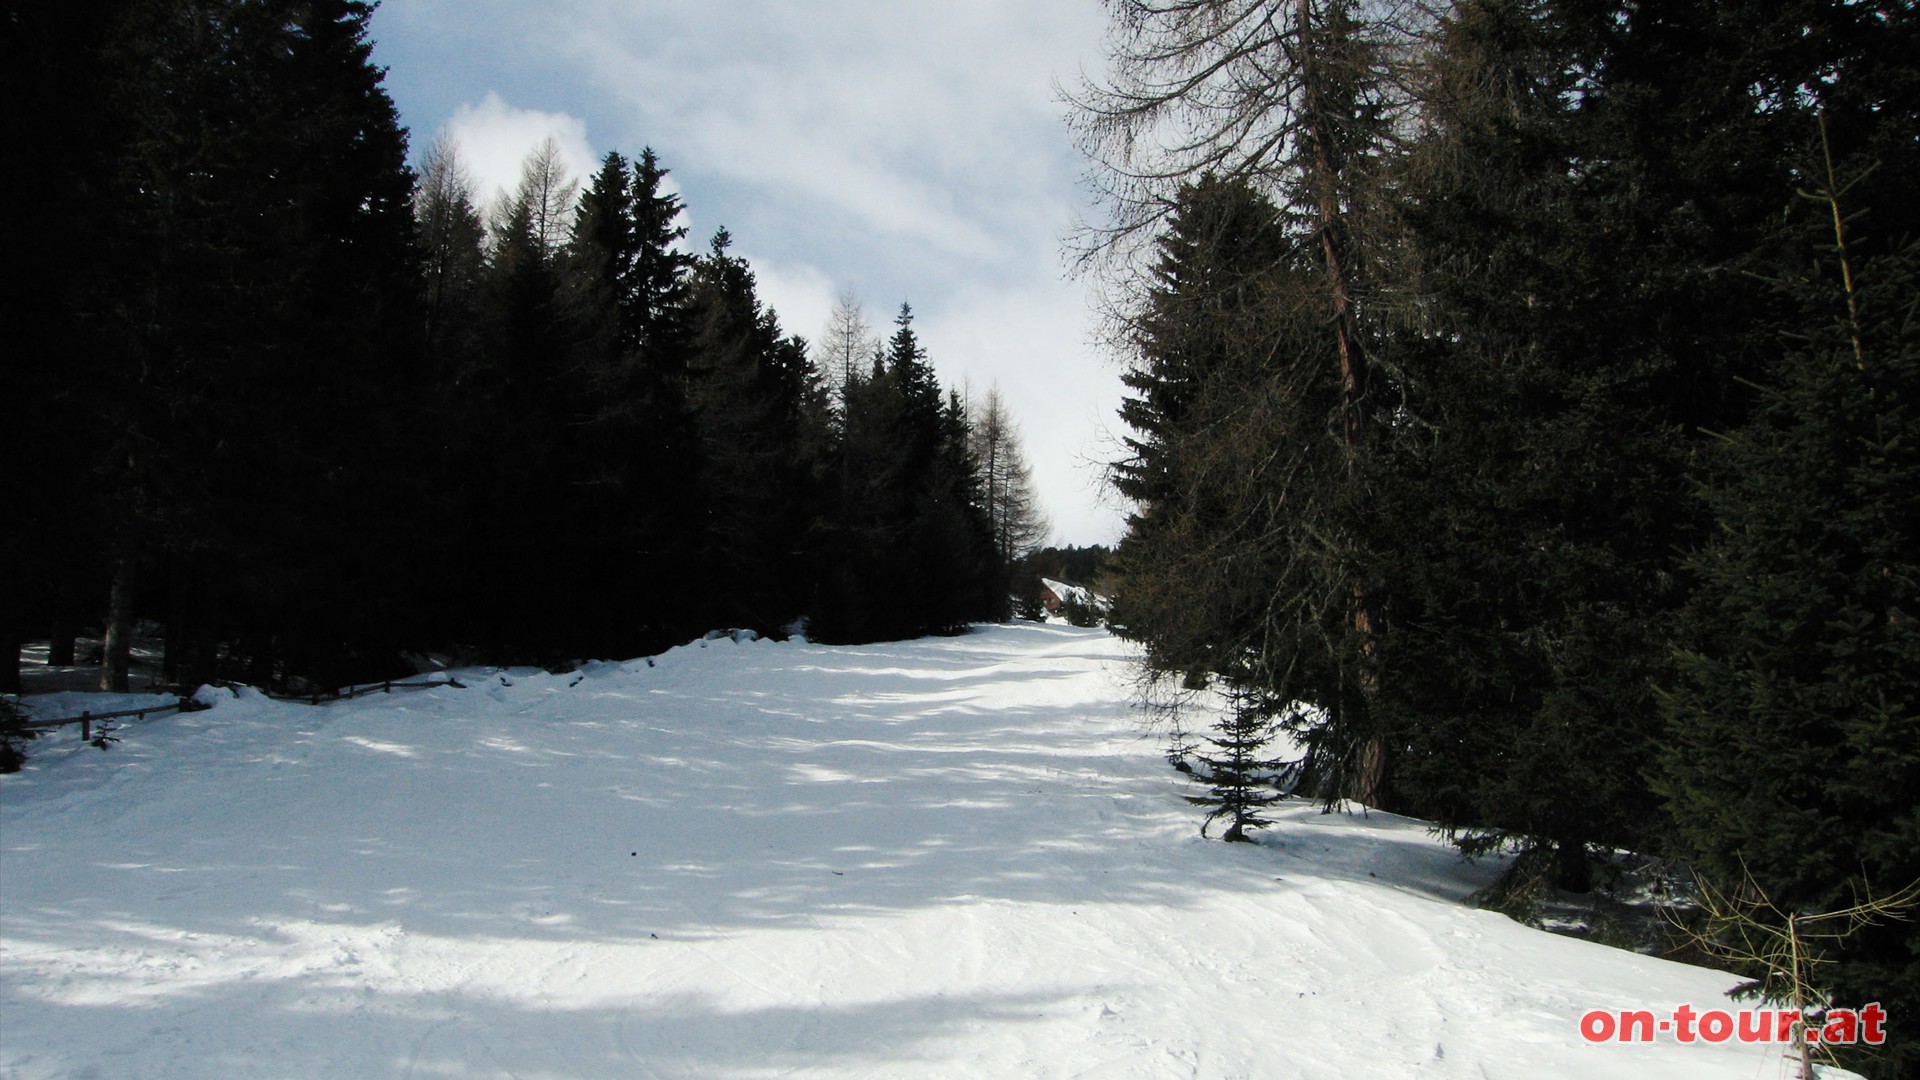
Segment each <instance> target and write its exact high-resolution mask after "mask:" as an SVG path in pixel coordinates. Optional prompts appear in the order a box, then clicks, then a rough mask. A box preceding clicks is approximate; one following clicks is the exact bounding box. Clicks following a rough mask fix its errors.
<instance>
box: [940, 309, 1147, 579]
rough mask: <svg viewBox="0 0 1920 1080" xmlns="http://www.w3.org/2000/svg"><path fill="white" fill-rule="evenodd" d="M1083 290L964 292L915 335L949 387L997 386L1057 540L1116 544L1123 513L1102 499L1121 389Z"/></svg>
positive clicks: (977, 388) (979, 388) (978, 389)
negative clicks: (1094, 338)
mask: <svg viewBox="0 0 1920 1080" xmlns="http://www.w3.org/2000/svg"><path fill="white" fill-rule="evenodd" d="M1083 292H1084V290H1083V289H1082V288H1081V287H1080V286H1079V285H1076V284H1071V283H1065V282H1060V283H1055V284H1052V285H1051V286H1040V287H1033V286H1029V287H1021V288H1005V287H978V288H972V289H966V290H963V291H962V292H961V293H960V294H958V295H956V296H953V297H951V298H948V300H947V301H946V302H944V303H942V304H940V305H938V306H937V307H933V308H930V309H929V310H928V311H926V312H924V313H922V314H921V315H920V318H919V321H918V323H917V328H918V329H919V331H920V336H921V340H923V341H924V342H925V343H926V346H927V353H928V355H929V357H930V358H931V359H932V360H933V364H934V367H935V368H937V369H938V370H939V372H940V375H941V379H942V380H943V381H944V382H946V383H947V384H948V385H951V386H956V387H957V386H960V385H962V384H963V383H964V384H966V385H967V386H968V387H970V389H971V391H972V392H973V393H974V394H976V395H978V394H980V393H983V392H984V391H985V390H986V389H987V387H988V386H992V385H998V386H999V387H1000V393H1001V395H1002V396H1003V397H1004V398H1005V400H1006V403H1007V408H1008V410H1009V411H1010V412H1011V413H1012V414H1013V416H1014V419H1015V420H1016V421H1018V423H1019V427H1020V441H1021V448H1022V450H1024V451H1025V453H1026V457H1027V464H1028V465H1029V466H1030V467H1031V468H1032V470H1033V479H1034V487H1035V489H1036V491H1037V492H1038V493H1039V495H1040V500H1041V503H1042V505H1043V506H1044V508H1045V509H1046V511H1047V514H1048V516H1049V517H1051V518H1052V520H1053V525H1054V531H1055V534H1056V536H1058V537H1061V538H1063V539H1064V540H1065V541H1068V542H1072V543H1078V544H1087V543H1096V542H1104V543H1111V542H1113V541H1114V540H1117V539H1118V538H1119V535H1120V530H1121V525H1122V513H1121V511H1120V510H1119V509H1118V507H1117V505H1116V504H1115V502H1114V500H1113V499H1112V498H1110V497H1109V496H1108V494H1107V492H1106V483H1105V463H1106V462H1108V461H1109V460H1111V459H1112V457H1113V455H1114V452H1115V448H1114V446H1113V445H1112V443H1111V437H1110V435H1109V432H1111V431H1112V430H1113V428H1114V427H1115V425H1116V423H1117V421H1115V420H1114V410H1115V409H1116V408H1117V407H1118V404H1119V401H1120V395H1121V391H1122V389H1123V388H1122V386H1121V383H1120V373H1119V371H1118V369H1117V368H1115V367H1113V366H1112V365H1110V364H1108V363H1106V362H1104V361H1103V360H1102V359H1101V357H1100V356H1099V354H1098V352H1097V350H1095V349H1094V347H1093V346H1092V345H1090V344H1089V338H1090V336H1091V316H1090V314H1089V307H1088V304H1087V301H1086V298H1085V296H1084V295H1083Z"/></svg>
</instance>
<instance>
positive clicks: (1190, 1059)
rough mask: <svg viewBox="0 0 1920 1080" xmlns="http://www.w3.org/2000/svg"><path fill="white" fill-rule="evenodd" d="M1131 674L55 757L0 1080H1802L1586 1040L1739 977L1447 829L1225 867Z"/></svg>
mask: <svg viewBox="0 0 1920 1080" xmlns="http://www.w3.org/2000/svg"><path fill="white" fill-rule="evenodd" d="M707 645H710V646H711V647H702V646H707ZM1127 661H1128V652H1127V647H1126V646H1124V645H1123V644H1121V643H1120V642H1118V641H1117V640H1116V639H1114V638H1112V637H1110V636H1109V635H1108V634H1107V633H1106V632H1105V631H1103V630H1099V629H1088V630H1082V629H1075V628H1071V627H1065V626H1059V625H1049V626H1040V625H1032V624H1021V625H1015V626H1008V627H989V628H984V629H982V630H980V631H979V632H977V633H974V634H972V635H968V636H965V637H960V638H945V639H934V640H927V641H920V642H911V643H904V644H894V645H875V646H868V647H861V648H830V647H824V646H815V645H809V644H805V643H803V642H792V641H790V642H784V643H778V642H772V641H744V640H742V641H732V640H727V641H714V642H705V643H698V644H697V645H691V646H686V647H682V648H679V649H674V650H671V651H669V652H667V653H665V654H663V655H661V656H659V657H656V658H654V660H653V662H652V664H651V665H650V664H649V662H648V661H646V660H636V661H632V662H628V663H622V664H611V663H604V664H593V665H589V666H587V667H586V668H584V669H582V670H581V671H578V672H574V673H571V674H566V675H549V674H547V673H544V672H539V671H536V670H515V671H508V672H498V671H474V670H466V671H463V672H461V674H460V677H461V680H462V681H463V682H465V683H466V685H467V688H466V689H454V688H443V689H435V690H429V691H416V692H413V693H406V694H399V693H396V694H392V695H379V694H376V695H373V696H371V697H368V698H362V699H358V700H355V701H351V702H340V703H336V704H332V705H326V706H320V707H313V706H306V705H300V704H291V703H281V702H274V701H270V700H267V699H265V698H263V697H261V696H259V695H258V694H246V695H243V696H238V697H236V696H234V695H233V694H231V693H228V692H226V691H214V692H210V694H211V696H212V699H213V700H215V701H216V705H215V707H214V708H212V709H210V710H207V711H204V712H197V713H187V714H172V715H166V716H161V717H155V718H150V719H147V720H145V721H142V722H140V723H137V724H128V725H124V726H122V727H121V728H120V730H119V731H118V733H117V734H118V735H119V737H120V741H119V742H118V743H117V744H114V745H113V747H112V749H111V750H108V751H105V752H102V751H100V750H97V749H94V748H92V747H89V746H85V745H82V744H80V743H79V741H78V739H77V737H73V736H71V735H70V734H69V733H66V732H61V733H56V734H55V735H53V736H52V737H50V738H48V739H43V740H41V741H39V742H38V743H36V744H34V746H33V748H32V749H33V759H32V761H31V762H30V763H29V765H28V767H27V769H26V770H25V771H24V772H22V773H20V774H17V775H14V776H9V777H0V859H3V860H4V861H0V1077H5V1078H7V1080H39V1078H54V1077H61V1078H87V1077H98V1078H110V1077H150V1078H171V1077H183V1078H184V1077H193V1078H201V1077H224V1076H247V1077H341V1078H365V1077H386V1076H396V1077H422V1078H425V1077H452V1078H479V1077H521V1078H529V1080H532V1078H562V1077H565V1078H593V1077H722V1078H725V1077H739V1078H748V1077H775V1076H780V1077H1110V1078H1111V1077H1221V1078H1224V1077H1300V1078H1328V1080H1333V1078H1342V1080H1345V1078H1366V1077H1412V1076H1420V1077H1428V1076H1431V1077H1476V1078H1477V1077H1496V1078H1498V1077H1514V1078H1533V1077H1543V1076H1555V1077H1574V1078H1585V1077H1592V1078H1596V1080H1598V1078H1602V1077H1604V1078H1606V1080H1617V1078H1618V1077H1619V1076H1620V1075H1622V1074H1623V1073H1626V1074H1630V1075H1632V1076H1633V1077H1635V1080H1660V1078H1673V1080H1682V1078H1685V1080H1701V1078H1708V1080H1711V1078H1714V1077H1726V1078H1728V1080H1754V1078H1756V1077H1784V1076H1790V1075H1792V1069H1791V1067H1790V1066H1789V1065H1787V1064H1786V1063H1785V1062H1784V1060H1783V1059H1782V1057H1781V1055H1780V1053H1779V1051H1778V1050H1777V1049H1770V1048H1766V1047H1755V1046H1740V1045H1737V1044H1732V1043H1729V1044H1721V1045H1709V1044H1704V1043H1695V1044H1692V1045H1686V1046H1682V1045H1679V1044H1677V1043H1674V1042H1672V1041H1664V1042H1660V1043H1654V1044H1636V1045H1620V1044H1609V1045H1587V1044H1585V1043H1583V1042H1582V1041H1581V1038H1580V1036H1579V1033H1578V1029H1577V1026H1576V1025H1577V1023H1578V1020H1579V1018H1580V1016H1581V1015H1582V1014H1583V1013H1584V1012H1585V1011H1586V1010H1588V1009H1591V1008H1605V1009H1614V1010H1619V1009H1641V1008H1646V1009H1654V1010H1659V1011H1665V1010H1668V1009H1671V1008H1672V1007H1673V1006H1675V1005H1678V1004H1680V1003H1683V1002H1685V1003H1691V1004H1693V1005H1694V1006H1695V1007H1696V1008H1700V1009H1707V1008H1728V1007H1729V1005H1728V1003H1727V1002H1726V1001H1725V999H1724V998H1722V996H1721V995H1722V993H1723V992H1724V991H1726V990H1727V989H1728V988H1729V987H1731V986H1732V985H1734V983H1735V982H1736V980H1735V979H1734V978H1733V977H1732V976H1730V975H1727V974H1724V973H1717V972H1712V971H1706V970H1702V969H1698V968H1692V967H1686V966H1682V965H1679V964H1675V963H1669V962H1666V961H1662V960H1658V959H1652V958H1648V957H1644V956H1639V955H1634V954H1631V953H1625V952H1619V951H1616V950H1612V949H1608V948H1605V947H1603V946H1599V945H1594V944H1590V943H1587V942H1582V941H1577V940H1573V939H1569V938H1563V937H1556V936H1553V935H1549V934H1545V933H1541V932H1539V931H1536V930H1531V929H1528V928H1526V927H1523V926H1520V925H1518V924H1516V923H1514V922H1511V921H1509V920H1507V919H1505V918H1503V917H1501V916H1499V915H1495V914H1492V913H1489V912H1484V911H1478V910H1474V909H1472V908H1471V907H1469V906H1466V905H1464V904H1462V903H1461V902H1460V901H1461V900H1462V898H1463V897H1465V896H1466V895H1467V894H1468V893H1470V892H1472V891H1473V890H1475V889H1477V888H1479V887H1481V886H1483V885H1484V884H1486V883H1487V881H1488V880H1489V879H1490V877H1491V875H1492V873H1493V870H1494V868H1493V867H1492V866H1490V865H1487V864H1484V863H1483V864H1479V865H1474V864H1469V863H1464V862H1462V861H1461V860H1460V859H1459V858H1458V857H1457V856H1456V855H1455V854H1454V853H1453V852H1452V850H1451V849H1449V848H1448V847H1446V846H1445V845H1444V844H1443V843H1441V842H1440V841H1438V840H1436V839H1435V838H1433V837H1432V836H1431V835H1429V833H1428V830H1427V829H1426V828H1425V827H1424V825H1422V823H1420V822H1417V821H1411V820H1407V819H1403V818H1397V817H1394V816H1391V815H1386V814H1379V813H1373V814H1359V813H1355V814H1334V815H1323V814H1321V813H1319V812H1318V810H1317V808H1315V807H1313V806H1311V805H1307V804H1302V803H1290V804H1286V805H1285V806H1284V807H1283V808H1282V810H1281V813H1280V815H1279V816H1280V823H1279V824H1278V825H1277V826H1276V827H1275V828H1273V829H1271V830H1268V831H1267V832H1266V833H1264V834H1262V841H1261V843H1259V844H1254V845H1229V844H1221V843H1218V842H1208V841H1203V840H1201V839H1199V837H1198V835H1197V832H1196V826H1197V823H1198V817H1197V815H1196V814H1195V812H1194V810H1193V808H1192V807H1190V806H1188V805H1187V804H1186V803H1185V802H1184V799H1183V796H1185V795H1186V794H1189V793H1190V784H1189V783H1188V782H1187V781H1185V780H1183V779H1182V778H1181V777H1180V776H1179V775H1178V774H1177V773H1174V772H1173V771H1171V770H1170V769H1169V768H1168V767H1167V766H1166V764H1165V762H1164V760H1163V759H1162V757H1161V755H1160V752H1159V744H1158V742H1157V740H1156V739H1155V738H1154V737H1153V736H1152V735H1151V734H1149V733H1146V732H1144V731H1143V730H1142V729H1141V727H1140V719H1139V716H1140V714H1139V713H1137V712H1135V711H1133V710H1132V709H1131V708H1130V706H1129V696H1130V695H1129V681H1128V670H1129V669H1128V662H1127ZM66 704H71V702H67V703H66Z"/></svg>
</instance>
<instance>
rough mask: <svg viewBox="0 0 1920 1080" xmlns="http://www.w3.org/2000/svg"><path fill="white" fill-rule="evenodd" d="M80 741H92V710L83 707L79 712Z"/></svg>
mask: <svg viewBox="0 0 1920 1080" xmlns="http://www.w3.org/2000/svg"><path fill="white" fill-rule="evenodd" d="M80 741H81V742H92V741H93V710H92V709H85V710H82V711H81V713H80Z"/></svg>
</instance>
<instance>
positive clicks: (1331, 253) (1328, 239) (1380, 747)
mask: <svg viewBox="0 0 1920 1080" xmlns="http://www.w3.org/2000/svg"><path fill="white" fill-rule="evenodd" d="M1296 17H1297V18H1298V20H1299V23H1298V25H1299V27H1300V35H1301V38H1302V44H1303V47H1302V48H1301V49H1300V55H1301V86H1302V89H1303V90H1304V91H1305V106H1306V107H1305V109H1304V110H1303V112H1304V115H1303V117H1302V121H1303V123H1302V127H1303V130H1304V133H1305V134H1306V136H1307V144H1308V147H1309V150H1310V153H1311V154H1312V160H1311V162H1310V163H1309V166H1308V169H1307V176H1308V183H1309V185H1310V187H1311V189H1312V192H1313V199H1314V210H1315V214H1316V218H1317V220H1316V222H1315V224H1316V225H1317V227H1318V230H1319V233H1320V252H1321V257H1322V258H1323V259H1324V261H1325V264H1326V276H1327V293H1328V296H1329V297H1330V298H1331V301H1332V304H1331V306H1332V315H1333V319H1332V329H1333V339H1334V351H1335V354H1336V355H1337V356H1338V357H1339V362H1340V407H1341V411H1342V413H1343V416H1342V423H1341V437H1342V442H1343V444H1344V446H1345V449H1346V458H1347V461H1346V471H1347V483H1348V484H1349V485H1350V486H1355V487H1357V485H1358V484H1359V482H1360V477H1359V469H1360V455H1361V454H1362V453H1363V452H1364V451H1365V449H1366V448H1365V446H1364V442H1365V440H1366V432H1367V400H1366V391H1367V376H1368V372H1367V355H1366V352H1365V350H1364V349H1363V348H1361V346H1360V344H1359V343H1358V342H1357V341H1355V340H1354V338H1355V333H1354V326H1353V297H1352V291H1351V285H1350V283H1349V281H1348V275H1347V271H1346V259H1345V257H1344V256H1345V253H1344V252H1343V251H1342V250H1341V244H1340V236H1341V233H1340V230H1339V225H1340V222H1341V220H1342V217H1343V211H1342V208H1341V205H1340V182H1341V179H1342V178H1341V175H1340V174H1341V165H1342V163H1341V162H1340V161H1338V160H1336V158H1335V154H1334V150H1333V144H1332V140H1333V134H1332V133H1331V132H1329V131H1328V122H1329V119H1330V118H1329V116H1328V112H1329V105H1328V103H1327V101H1326V98H1325V96H1324V93H1323V86H1324V83H1323V80H1322V76H1321V74H1320V71H1319V68H1318V65H1317V63H1316V60H1317V59H1318V57H1317V56H1316V48H1315V45H1314V43H1312V42H1311V41H1308V40H1307V39H1308V38H1309V36H1310V35H1311V34H1312V32H1313V26H1314V17H1313V7H1312V2H1311V0H1299V7H1298V11H1297V16H1296ZM1351 604H1352V607H1351V612H1350V617H1351V619H1352V622H1353V629H1354V632H1355V634H1356V635H1357V636H1358V639H1359V643H1360V653H1361V670H1360V671H1359V672H1358V676H1359V683H1360V693H1359V694H1358V695H1357V700H1356V701H1355V702H1354V703H1353V704H1354V705H1356V706H1357V708H1356V709H1354V710H1353V711H1355V712H1358V713H1359V714H1360V717H1361V722H1362V724H1363V725H1364V728H1365V737H1364V741H1363V742H1362V743H1361V745H1360V746H1359V749H1358V754H1357V758H1356V759H1355V760H1354V761H1352V762H1351V763H1349V765H1348V766H1347V777H1346V789H1347V790H1346V796H1347V797H1348V798H1350V799H1352V800H1354V801H1355V802H1358V803H1361V804H1362V805H1365V806H1378V805H1380V803H1381V800H1382V798H1383V797H1384V794H1385V783H1386V774H1387V743H1386V740H1385V739H1384V738H1383V737H1382V736H1381V734H1380V733H1379V732H1378V731H1375V730H1373V724H1372V721H1371V717H1372V709H1371V708H1370V706H1371V704H1372V701H1373V699H1374V697H1375V695H1376V693H1377V692H1378V690H1379V677H1378V676H1377V675H1376V674H1375V673H1374V670H1373V656H1374V633H1375V631H1376V630H1377V629H1378V621H1377V620H1376V619H1375V618H1374V611H1373V599H1372V597H1371V596H1369V595H1368V592H1367V587H1366V583H1365V582H1363V581H1362V580H1360V576H1359V574H1358V573H1357V572H1356V573H1355V574H1354V580H1353V595H1352V601H1351Z"/></svg>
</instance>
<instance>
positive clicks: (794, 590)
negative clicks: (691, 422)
mask: <svg viewBox="0 0 1920 1080" xmlns="http://www.w3.org/2000/svg"><path fill="white" fill-rule="evenodd" d="M731 244H732V239H731V237H730V236H729V235H728V233H727V232H726V230H724V229H722V230H720V231H719V232H718V233H716V234H715V236H714V238H713V242H712V245H711V247H710V249H709V251H708V253H707V255H706V256H704V257H702V258H701V259H700V260H699V261H698V262H697V263H696V264H695V266H694V269H693V277H692V302H693V309H692V310H693V323H692V329H693V347H694V353H693V370H692V380H691V390H692V402H693V405H694V409H695V416H696V418H697V422H698V425H699V432H700V445H701V456H702V461H703V464H704V470H705V471H704V473H703V477H702V479H703V486H704V489H705V491H706V493H707V496H708V499H709V502H708V503H707V509H706V519H705V523H704V524H705V528H704V530H703V532H704V542H705V543H706V545H707V550H708V552H709V553H710V555H711V556H712V558H713V560H714V562H713V568H712V573H713V574H715V575H716V577H715V579H714V580H718V581H723V582H726V593H725V594H724V596H723V598H722V599H723V604H722V607H721V608H720V609H719V610H717V611H716V612H714V617H715V618H716V619H718V620H721V621H724V622H727V623H730V624H732V625H739V626H754V627H758V628H760V629H763V630H778V629H779V628H780V627H782V626H783V625H785V624H786V623H787V622H789V621H790V620H792V619H793V617H794V616H796V615H797V614H799V612H800V608H801V606H802V605H803V604H804V599H803V598H804V596H805V593H806V589H805V587H804V582H803V578H802V568H801V565H800V556H801V555H802V553H803V552H804V546H803V537H804V534H805V529H806V523H807V522H808V520H809V519H810V517H811V510H810V503H811V500H810V497H809V496H808V494H807V493H808V491H809V489H810V483H809V477H810V476H811V474H812V463H811V462H810V461H808V460H805V458H804V456H803V449H802V448H803V447H806V446H808V445H810V444H817V443H818V442H819V439H818V438H817V437H816V436H814V435H812V434H811V433H809V432H808V431H806V430H805V427H804V425H805V424H806V423H807V422H808V420H809V418H810V417H812V416H814V415H816V414H815V413H814V412H813V411H811V410H809V409H808V408H807V407H806V404H805V403H806V400H807V399H808V398H809V396H810V395H811V394H813V393H814V388H815V385H816V382H817V380H816V377H815V374H814V371H813V366H812V363H811V361H809V360H808V359H807V353H806V345H805V343H804V342H803V341H799V340H796V339H790V338H788V337H786V335H784V334H783V333H782V332H781V329H780V323H779V319H778V318H777V316H776V315H775V314H774V312H772V311H771V310H769V309H767V308H764V307H763V306H762V305H761V303H760V299H759V296H758V295H757V293H756V290H755V282H754V276H753V271H752V269H751V268H750V267H749V266H748V265H747V262H746V260H745V259H742V258H740V257H739V256H736V255H733V254H731V252H730V250H729V249H730V247H731Z"/></svg>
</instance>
